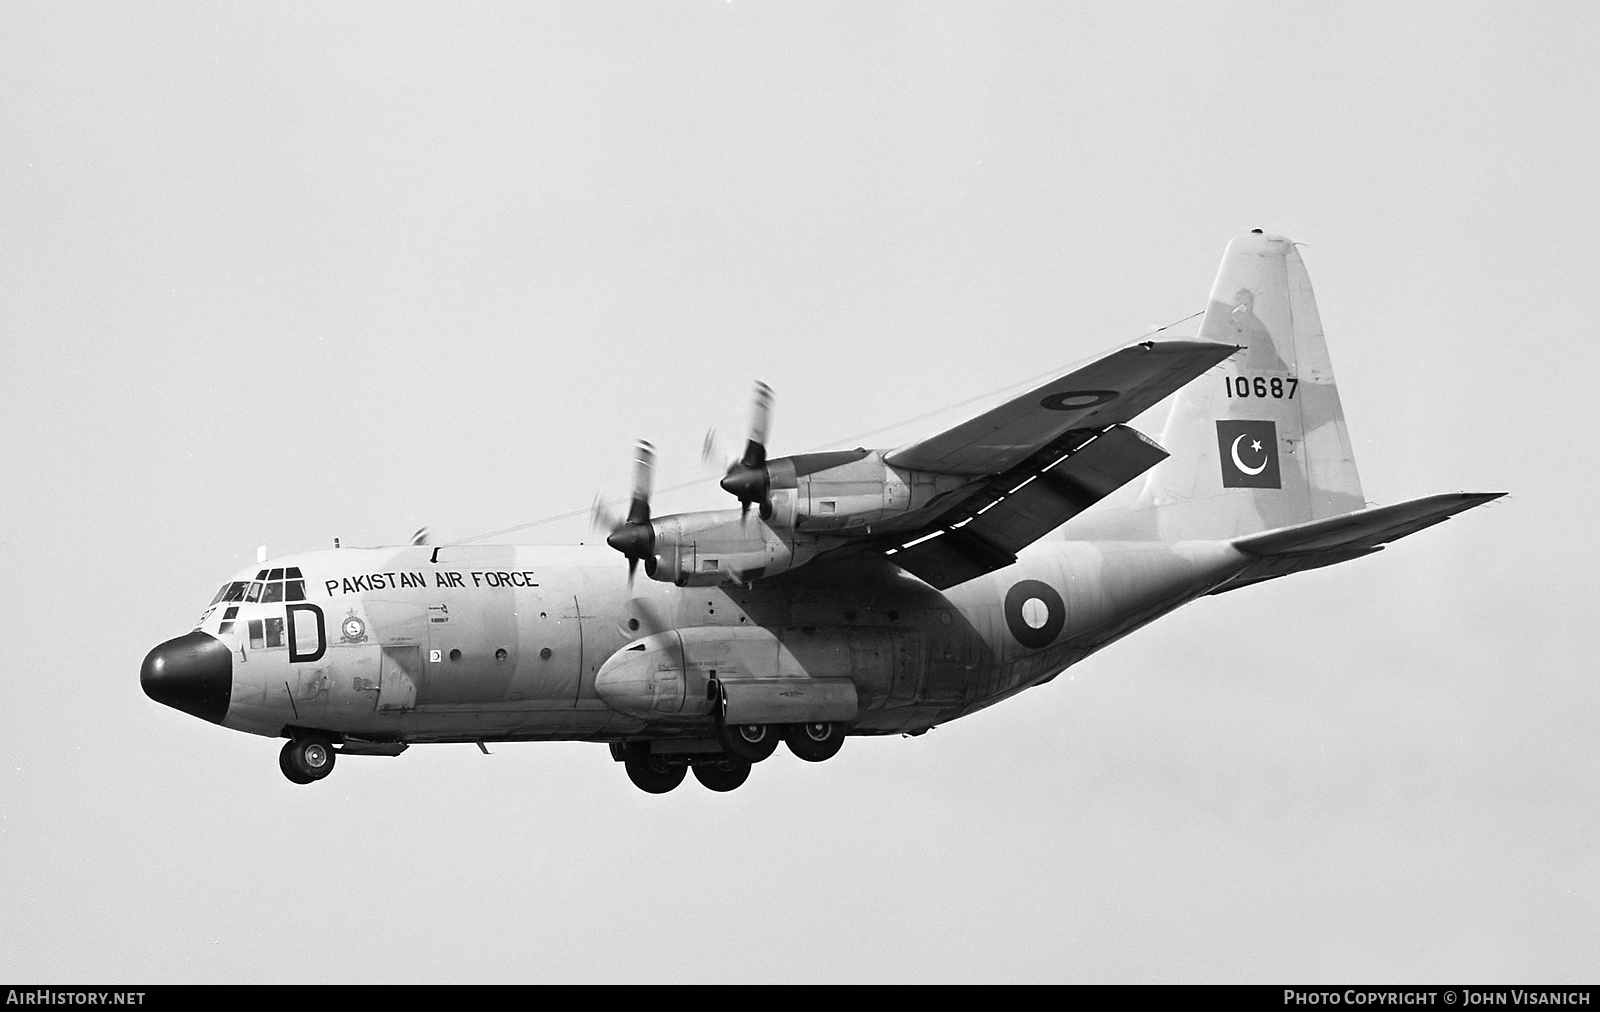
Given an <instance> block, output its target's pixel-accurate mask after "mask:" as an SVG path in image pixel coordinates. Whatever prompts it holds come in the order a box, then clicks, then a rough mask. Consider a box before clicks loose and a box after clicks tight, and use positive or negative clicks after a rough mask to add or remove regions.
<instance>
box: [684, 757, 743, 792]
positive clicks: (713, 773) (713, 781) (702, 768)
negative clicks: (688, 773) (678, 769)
mask: <svg viewBox="0 0 1600 1012" xmlns="http://www.w3.org/2000/svg"><path fill="white" fill-rule="evenodd" d="M694 778H695V779H696V780H698V781H700V783H701V784H702V785H704V786H705V788H706V789H707V790H710V791H717V792H719V793H721V792H725V791H731V790H733V789H734V788H736V787H738V786H739V785H740V784H743V783H744V782H745V781H746V780H749V779H750V764H749V763H747V762H745V761H744V760H743V759H722V760H719V761H717V762H701V763H695V764H694Z"/></svg>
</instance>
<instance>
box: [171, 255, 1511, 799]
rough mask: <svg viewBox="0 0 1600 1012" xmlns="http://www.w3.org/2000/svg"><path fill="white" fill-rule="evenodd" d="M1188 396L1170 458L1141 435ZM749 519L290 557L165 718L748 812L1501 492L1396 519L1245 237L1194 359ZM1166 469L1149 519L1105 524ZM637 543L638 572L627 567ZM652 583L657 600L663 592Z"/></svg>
mask: <svg viewBox="0 0 1600 1012" xmlns="http://www.w3.org/2000/svg"><path fill="white" fill-rule="evenodd" d="M1174 393H1175V394H1176V397H1175V398H1174V401H1173V406H1172V409H1171V413H1170V415H1169V417H1168V421H1167V424H1166V427H1165V430H1164V432H1163V434H1162V436H1161V441H1160V443H1159V444H1158V443H1156V442H1155V441H1153V440H1152V439H1150V438H1149V437H1148V436H1146V435H1144V434H1143V433H1140V432H1138V431H1136V430H1134V429H1133V428H1131V427H1130V426H1129V423H1130V422H1131V421H1133V420H1134V418H1135V417H1136V416H1138V415H1139V414H1140V413H1141V412H1143V411H1145V410H1146V409H1148V408H1150V407H1152V406H1154V405H1155V404H1157V403H1158V402H1159V401H1161V400H1162V399H1163V398H1166V397H1167V396H1168V395H1171V394H1174ZM770 418H771V394H770V391H767V390H766V389H765V388H764V387H758V394H757V399H756V403H755V410H754V412H753V422H752V426H751V432H750V436H749V439H748V441H747V443H746V446H745V449H744V453H743V456H742V457H741V458H740V459H739V460H737V461H736V462H734V463H733V464H732V465H731V466H730V467H729V469H728V472H727V474H726V476H725V477H724V478H723V479H722V487H723V488H724V489H726V490H727V491H728V492H730V493H731V494H732V495H733V496H735V497H736V498H737V500H738V505H737V506H736V507H730V508H726V509H719V510H707V511H702V512H690V513H679V514H674V515H670V516H653V515H652V514H651V512H650V493H651V485H652V480H653V454H652V451H651V449H650V447H649V444H647V443H641V444H639V447H638V449H637V452H636V454H635V462H634V487H633V492H632V500H631V502H630V504H629V507H628V512H627V514H626V516H622V517H615V518H611V520H610V521H609V523H607V524H606V526H607V527H609V528H610V533H609V536H608V537H607V539H606V541H607V546H608V547H607V546H599V545H594V546H587V547H586V546H575V547H542V546H531V545H513V546H498V547H484V546H474V545H446V546H439V547H430V546H428V545H426V544H411V545H405V546H400V547H393V548H377V549H369V548H361V549H356V548H335V549H332V550H325V551H313V552H305V553H302V554H297V555H290V556H285V557H283V558H278V559H273V560H271V561H267V562H262V563H261V564H260V565H259V566H252V567H251V568H250V569H249V570H247V571H245V572H242V573H239V574H238V575H237V576H235V577H234V578H233V579H232V580H230V581H228V582H227V583H226V584H224V585H223V587H222V589H221V590H220V591H219V592H218V593H217V596H216V597H215V598H214V599H213V600H212V602H211V604H210V606H209V607H207V608H206V610H205V613H204V614H203V615H202V616H201V618H200V622H199V624H198V626H197V627H196V628H195V629H194V630H193V631H192V632H189V633H187V634H185V635H183V636H179V637H177V638H176V639H172V640H168V641H167V642H165V643H162V644H161V645H160V646H158V647H156V648H155V649H153V650H151V651H150V653H149V655H148V656H147V657H146V658H145V660H144V665H143V668H142V670H141V672H140V681H141V683H142V685H143V687H144V690H145V692H146V693H147V694H148V695H149V696H150V697H151V698H152V699H155V700H157V701H158V702H161V703H165V704H166V705H168V706H172V707H176V708H177V709H179V710H183V711H185V712H187V713H190V714H193V715H194V716H197V717H201V718H203V719H205V720H209V721H213V722H215V723H218V724H221V725H223V726H224V727H229V728H233V729H235V730H239V731H247V732H250V733H252V734H259V735H264V736H267V737H273V738H278V737H281V738H286V739H288V741H287V743H286V744H285V745H284V746H283V749H282V752H281V754H280V757H279V765H280V768H281V769H282V771H283V773H284V775H285V776H287V777H288V778H289V779H290V780H291V781H294V782H295V783H311V782H313V781H316V780H320V779H322V778H323V777H325V776H327V775H328V774H329V773H330V772H332V770H333V767H334V761H335V758H336V756H338V755H339V754H341V753H343V754H346V755H385V756H393V755H398V754H399V753H400V752H402V751H403V750H405V749H406V748H407V747H409V746H410V745H414V744H420V743H429V742H469V743H474V742H475V743H477V744H478V745H479V747H480V748H481V747H484V743H486V742H506V741H550V740H582V741H593V742H597V743H598V742H605V743H607V744H609V745H610V747H611V753H612V756H613V757H614V758H615V759H617V760H618V761H620V762H622V763H623V765H624V767H625V768H626V770H627V773H628V776H629V777H630V778H631V779H632V780H633V782H634V783H635V784H636V785H637V786H639V787H640V788H642V789H644V790H646V791H650V792H652V793H664V792H666V791H670V790H672V789H673V788H675V787H677V786H678V785H679V784H680V783H681V782H682V781H683V780H684V777H685V774H686V772H687V771H689V770H693V771H694V774H695V777H696V779H698V780H699V781H700V782H701V783H702V784H704V785H705V786H706V787H709V788H710V789H712V790H714V791H728V790H732V789H734V788H736V787H738V786H739V785H741V784H742V783H744V781H745V779H746V778H747V777H748V776H749V775H750V770H751V766H752V764H754V763H758V762H761V761H763V760H765V759H767V758H768V757H770V756H771V755H772V754H773V752H774V750H775V749H776V747H777V746H778V744H779V743H780V742H781V743H784V744H785V745H786V746H787V749H788V751H789V752H791V753H793V754H794V755H795V756H798V757H799V758H800V759H804V760H809V761H813V762H816V761H821V760H825V759H828V758H830V757H832V756H833V755H834V754H835V753H837V752H838V750H839V748H840V746H841V744H842V743H843V742H844V739H845V738H846V737H848V736H850V735H883V734H920V733H921V732H923V731H926V730H928V729H929V728H931V727H933V726H935V725H937V724H941V723H944V722H946V721H950V720H954V719H956V718H957V717H961V716H965V715H966V714H969V713H972V712H974V711H976V710H979V709H982V708H983V707H986V706H990V705H992V704H994V703H997V702H1000V701H1001V700H1003V699H1006V698H1007V697H1009V696H1013V695H1016V694H1017V693H1019V692H1021V691H1023V690H1024V689H1027V688H1031V687H1033V686H1037V685H1040V684H1042V683H1044V682H1048V681H1049V680H1050V679H1052V678H1054V677H1055V676H1056V675H1058V674H1060V673H1061V672H1062V671H1064V670H1065V669H1066V668H1068V667H1069V666H1071V665H1073V664H1075V663H1077V662H1078V661H1081V660H1083V659H1084V658H1085V657H1087V656H1089V655H1090V654H1091V653H1093V652H1095V651H1096V650H1098V649H1100V648H1101V647H1103V646H1105V645H1106V644H1108V643H1111V642H1112V641H1114V640H1116V639H1118V638H1120V637H1122V636H1124V635H1126V634H1128V633H1130V632H1132V631H1133V630H1135V629H1138V628H1139V627H1140V626H1143V625H1145V624H1146V623H1148V622H1150V621H1153V620H1154V619H1156V618H1158V617H1160V616H1162V615H1164V614H1166V613H1167V612H1170V611H1172V610H1173V609H1175V608H1177V607H1178V606H1180V605H1182V604H1185V603H1187V602H1189V601H1192V600H1194V599H1195V598H1198V597H1200V596H1202V595H1206V594H1216V593H1221V592H1224V591H1229V590H1233V589H1235V588H1238V587H1244V586H1248V585H1250V584H1254V583H1260V582H1262V581H1265V580H1273V579H1277V578H1278V577H1282V576H1288V575H1290V574H1292V573H1297V572H1300V571H1301V570H1307V569H1315V568H1318V567H1322V566H1329V565H1333V564H1335V563H1341V562H1346V561H1349V560H1351V559H1356V558H1360V557H1361V556H1364V555H1370V554H1372V553H1373V552H1377V551H1379V550H1381V549H1382V547H1383V546H1384V545H1385V544H1387V543H1389V542H1392V541H1394V540H1396V539H1398V538H1402V537H1405V536H1406V535H1408V534H1412V533H1415V532H1416V531H1419V530H1421V529H1423V528H1425V527H1428V526H1431V525H1432V524H1435V523H1438V522H1440V521H1442V520H1445V519H1447V518H1448V517H1450V516H1453V515H1454V514H1456V513H1459V512H1461V511H1463V510H1466V509H1469V508H1471V507H1473V506H1477V505H1479V504H1481V503H1485V502H1488V501H1490V500H1492V499H1495V498H1497V497H1499V496H1500V495H1502V494H1503V493H1498V492H1460V493H1447V494H1440V495H1431V496H1427V497H1425V498H1421V499H1413V500H1410V501H1407V502H1402V503H1399V504H1396V505H1392V506H1371V507H1369V506H1368V505H1367V503H1366V501H1365V499H1364V497H1363V496H1362V492H1361V482H1360V479H1359V478H1358V477H1357V475H1356V465H1355V460H1354V458H1353V455H1352V453H1351V450H1350V440H1349V437H1348V435H1347V433H1346V430H1345V423H1344V414H1343V410H1342V409H1341V407H1340V403H1339V394H1338V390H1337V389H1336V387H1335V385H1334V377H1333V369H1332V367H1331V365H1330V362H1329V359H1328V353H1327V347H1326V345H1325V343H1324V340H1323V334H1322V325H1321V322H1320V320H1319V318H1318V315H1317V309H1316V304H1315V302H1314V301H1313V297H1312V292H1311V283H1310V279H1309V278H1308V276H1307V275H1306V271H1305V267H1304V265H1303V263H1302V261H1301V258H1300V255H1299V253H1298V251H1297V250H1296V249H1295V246H1294V244H1293V243H1291V242H1290V241H1289V240H1288V239H1285V238H1282V237H1280V236H1272V235H1263V234H1261V233H1260V232H1259V231H1256V232H1252V233H1250V234H1246V235H1242V236H1239V237H1238V238H1236V239H1234V240H1233V242H1232V243H1231V244H1230V245H1229V246H1228V249H1227V252H1226V253H1225V254H1224V257H1223V261H1222V267H1221V270H1220V272H1219V273H1218V275H1217V279H1216V283H1215V284H1214V286H1213V287H1212V290H1211V297H1210V301H1209V303H1208V306H1207V309H1206V311H1205V314H1204V318H1203V321H1202V323H1201V326H1200V330H1199V335H1198V337H1197V338H1195V339H1192V340H1152V341H1144V342H1142V343H1138V344H1135V345H1132V346H1130V347H1126V348H1122V349H1120V350H1118V351H1114V352H1112V353H1110V354H1108V355H1105V356H1104V357H1102V358H1100V359H1098V360H1096V361H1094V362H1091V363H1090V364H1088V365H1085V366H1082V367H1080V368H1077V369H1074V370H1072V371H1070V372H1067V373H1066V374H1064V375H1061V376H1058V377H1056V378H1054V379H1052V380H1050V381H1049V382H1047V383H1045V384H1043V385H1042V386H1038V387H1036V388H1034V389H1031V390H1029V391H1028V392H1027V393H1024V394H1022V395H1020V396H1018V397H1015V398H1013V399H1011V400H1009V401H1007V402H1006V403H1004V404H1001V405H1000V406H999V407H996V408H993V409H992V410H988V411H984V412H983V413H981V414H979V415H977V416H976V417H974V418H972V419H970V420H968V421H965V422H962V423H961V424H959V425H956V426H954V427H953V428H950V429H947V430H945V431H943V432H940V433H938V434H936V435H932V436H929V437H927V438H924V439H918V440H916V441H914V442H911V443H907V444H905V445H903V446H898V447H891V448H887V449H871V450H869V449H855V450H846V451H837V452H823V453H802V454H798V455H794V456H787V457H769V456H768V455H767V449H766V441H767V432H768V425H769V421H770ZM1140 477H1142V478H1143V486H1142V489H1141V490H1140V491H1139V493H1138V495H1137V497H1136V498H1133V499H1132V500H1131V501H1130V502H1128V503H1126V504H1125V505H1122V506H1120V507H1117V508H1110V507H1109V504H1106V505H1103V506H1102V507H1100V508H1098V509H1090V507H1091V506H1093V505H1094V504H1095V503H1097V502H1099V501H1100V500H1102V499H1104V498H1105V497H1106V496H1107V495H1109V494H1110V493H1112V492H1113V491H1115V490H1116V489H1118V488H1120V487H1122V486H1124V485H1126V484H1127V483H1129V482H1132V481H1134V480H1135V479H1138V478H1140ZM616 552H620V553H621V554H622V555H623V556H624V557H625V558H626V562H627V564H626V566H624V565H622V564H621V563H622V560H621V559H618V558H617V555H616V554H615V553H616ZM641 566H642V568H643V570H644V575H645V579H637V573H636V570H637V569H639V568H641Z"/></svg>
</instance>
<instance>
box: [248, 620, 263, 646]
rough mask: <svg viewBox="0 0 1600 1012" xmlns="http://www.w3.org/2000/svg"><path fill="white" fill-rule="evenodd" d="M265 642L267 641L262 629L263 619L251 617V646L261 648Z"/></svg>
mask: <svg viewBox="0 0 1600 1012" xmlns="http://www.w3.org/2000/svg"><path fill="white" fill-rule="evenodd" d="M265 642H266V641H265V640H264V639H263V635H262V631H261V620H260V619H258V618H253V619H251V620H250V646H251V648H252V649H255V650H260V649H261V647H262V645H263V644H264V643H265Z"/></svg>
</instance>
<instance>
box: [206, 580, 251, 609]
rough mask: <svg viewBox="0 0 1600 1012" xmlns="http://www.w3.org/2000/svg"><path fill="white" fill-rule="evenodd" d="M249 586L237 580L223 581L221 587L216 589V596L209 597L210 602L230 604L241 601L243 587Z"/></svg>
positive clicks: (242, 598)
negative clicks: (231, 581)
mask: <svg viewBox="0 0 1600 1012" xmlns="http://www.w3.org/2000/svg"><path fill="white" fill-rule="evenodd" d="M249 586H250V584H248V583H245V582H243V581H237V580H236V581H234V582H233V583H224V584H223V585H222V589H221V590H219V591H217V596H216V597H213V598H212V599H211V603H212V604H217V603H219V602H227V603H229V604H232V603H233V602H234V601H243V600H244V592H245V589H246V588H248V587H249Z"/></svg>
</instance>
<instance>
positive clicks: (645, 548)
mask: <svg viewBox="0 0 1600 1012" xmlns="http://www.w3.org/2000/svg"><path fill="white" fill-rule="evenodd" d="M655 472H656V448H655V447H654V446H652V445H650V443H649V441H647V440H644V439H641V440H639V442H638V443H636V444H635V445H634V448H633V497H632V499H631V500H630V501H629V502H628V516H627V518H626V519H624V520H622V521H621V522H619V523H615V524H613V525H612V526H611V533H610V535H608V536H607V537H606V544H608V545H610V546H611V547H612V548H615V549H616V550H617V551H619V552H621V553H622V554H623V555H624V556H626V557H627V559H628V586H630V587H631V586H633V574H634V571H635V570H636V569H638V567H639V563H640V561H641V560H642V561H644V562H645V571H646V572H649V571H650V568H651V565H650V562H649V560H650V558H651V556H653V555H654V554H655V546H656V531H655V528H654V527H652V526H651V524H650V493H651V491H652V489H653V488H654V487H655ZM602 515H606V516H607V518H608V519H609V513H608V511H606V510H605V507H604V504H602V503H600V502H599V501H598V500H597V501H596V503H595V509H594V517H595V519H596V521H597V522H598V521H599V519H600V517H601V516H602Z"/></svg>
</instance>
